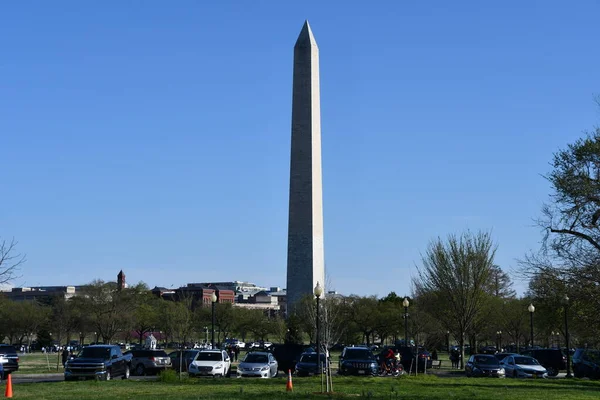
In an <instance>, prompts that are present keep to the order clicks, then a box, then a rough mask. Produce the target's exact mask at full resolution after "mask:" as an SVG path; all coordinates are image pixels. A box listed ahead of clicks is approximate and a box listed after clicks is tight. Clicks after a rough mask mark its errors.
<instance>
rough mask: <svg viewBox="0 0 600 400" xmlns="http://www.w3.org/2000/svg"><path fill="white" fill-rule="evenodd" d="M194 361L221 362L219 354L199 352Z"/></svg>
mask: <svg viewBox="0 0 600 400" xmlns="http://www.w3.org/2000/svg"><path fill="white" fill-rule="evenodd" d="M196 361H223V355H222V354H221V352H218V353H215V352H200V353H198V356H197V357H196Z"/></svg>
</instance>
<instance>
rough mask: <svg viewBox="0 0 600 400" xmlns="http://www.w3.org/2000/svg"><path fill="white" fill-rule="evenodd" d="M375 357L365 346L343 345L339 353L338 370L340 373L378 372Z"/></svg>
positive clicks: (361, 373) (360, 373)
mask: <svg viewBox="0 0 600 400" xmlns="http://www.w3.org/2000/svg"><path fill="white" fill-rule="evenodd" d="M378 371H379V365H377V358H376V357H375V356H374V355H373V353H372V352H371V350H370V349H369V348H367V347H345V348H344V350H342V354H341V355H340V366H339V369H338V372H339V373H340V374H341V375H372V376H375V375H377V374H378Z"/></svg>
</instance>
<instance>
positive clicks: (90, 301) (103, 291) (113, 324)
mask: <svg viewBox="0 0 600 400" xmlns="http://www.w3.org/2000/svg"><path fill="white" fill-rule="evenodd" d="M147 291H148V287H147V286H146V285H145V284H143V283H140V284H137V285H135V286H132V287H129V288H125V289H121V288H119V287H117V285H116V283H115V282H104V281H100V280H98V281H94V282H92V283H91V284H89V285H87V286H86V287H85V288H84V289H83V290H82V298H83V302H84V303H85V308H86V310H87V311H88V313H89V315H90V319H91V321H92V323H93V325H94V327H95V329H96V331H97V332H98V334H99V335H100V336H101V337H102V339H103V340H104V342H106V343H110V342H111V341H112V340H113V339H114V337H115V336H116V335H117V333H118V332H119V331H129V330H130V329H131V328H132V326H131V322H132V320H133V311H134V310H135V307H136V304H138V302H137V298H138V297H139V296H140V295H142V293H145V292H147Z"/></svg>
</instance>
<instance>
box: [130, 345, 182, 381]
mask: <svg viewBox="0 0 600 400" xmlns="http://www.w3.org/2000/svg"><path fill="white" fill-rule="evenodd" d="M125 354H131V356H132V358H131V368H132V372H133V374H134V375H139V376H142V375H146V374H156V373H158V372H160V371H164V370H165V369H167V368H171V358H170V357H169V356H168V355H167V353H165V351H164V350H149V349H147V350H131V351H128V352H127V353H125Z"/></svg>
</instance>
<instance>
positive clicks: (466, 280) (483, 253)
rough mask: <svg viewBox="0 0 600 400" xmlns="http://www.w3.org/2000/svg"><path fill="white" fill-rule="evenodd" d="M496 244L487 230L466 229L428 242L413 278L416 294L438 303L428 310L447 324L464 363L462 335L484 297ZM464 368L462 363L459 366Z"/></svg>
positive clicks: (478, 309)
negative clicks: (470, 230) (477, 231)
mask: <svg viewBox="0 0 600 400" xmlns="http://www.w3.org/2000/svg"><path fill="white" fill-rule="evenodd" d="M495 252H496V246H495V245H494V244H493V242H492V239H491V237H490V234H489V233H482V232H480V233H478V234H476V235H474V234H472V233H470V232H469V231H467V232H466V233H463V234H462V235H461V236H456V235H449V236H448V238H447V239H446V241H445V242H444V241H443V240H442V239H440V238H438V239H437V240H435V241H433V242H431V243H430V245H429V248H428V249H427V251H426V252H425V255H424V256H423V257H422V262H423V266H422V268H419V275H418V277H417V278H416V279H415V282H414V283H415V287H416V289H417V292H418V293H429V294H430V295H433V298H435V299H436V301H434V304H436V305H438V306H441V307H435V308H431V309H429V310H428V311H429V312H430V313H431V314H432V315H433V316H435V317H437V318H439V319H440V320H444V321H445V325H447V326H449V327H451V329H450V330H451V331H453V332H454V336H455V337H457V338H458V339H459V343H460V346H461V352H462V356H463V357H462V361H461V363H464V343H465V334H466V333H467V332H468V331H469V330H470V329H471V328H472V326H473V323H474V322H475V320H476V318H477V315H478V313H479V312H480V308H481V306H482V304H483V302H484V300H485V298H486V296H487V292H486V289H487V286H488V284H489V279H490V275H491V273H492V268H493V265H494V255H495ZM462 366H463V367H464V365H462Z"/></svg>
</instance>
